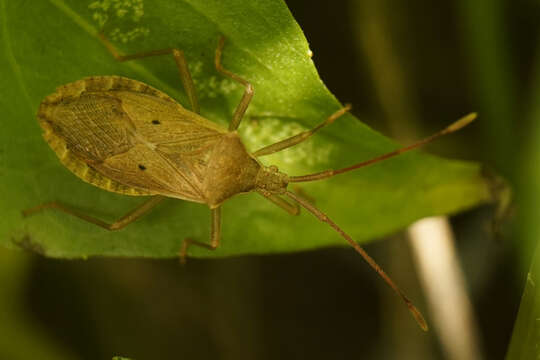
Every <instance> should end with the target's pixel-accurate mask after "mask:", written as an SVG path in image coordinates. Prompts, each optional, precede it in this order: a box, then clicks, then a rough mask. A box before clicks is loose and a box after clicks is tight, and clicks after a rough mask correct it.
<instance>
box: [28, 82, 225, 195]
mask: <svg viewBox="0 0 540 360" xmlns="http://www.w3.org/2000/svg"><path fill="white" fill-rule="evenodd" d="M38 116H39V119H40V123H41V125H42V127H44V129H45V130H46V132H47V131H49V132H53V133H54V134H55V135H56V136H58V137H59V138H61V139H62V140H64V141H65V143H66V148H67V149H68V150H69V151H71V152H72V153H73V154H74V155H75V156H76V157H77V158H79V159H81V160H82V161H84V162H85V163H87V164H88V165H90V166H91V167H92V168H94V169H96V170H97V171H98V172H99V173H101V174H102V175H104V176H106V177H108V178H110V179H112V180H114V181H116V182H119V183H121V184H124V185H126V186H129V187H133V188H137V189H143V190H146V191H149V192H151V193H160V194H164V195H168V196H173V197H178V198H182V199H186V200H191V201H196V202H204V200H205V199H204V198H203V196H202V191H201V188H200V185H201V183H202V179H203V178H204V166H205V162H206V159H207V158H208V157H209V156H210V153H211V150H212V148H213V147H214V145H215V143H216V142H217V141H219V139H220V138H221V136H222V135H223V132H224V130H223V129H221V128H220V127H218V126H217V125H215V124H214V123H212V122H210V121H208V120H206V119H203V118H202V117H200V116H198V115H196V114H194V113H192V112H189V111H187V110H186V109H184V108H182V107H181V106H180V105H179V104H178V103H176V102H175V101H174V100H172V99H171V98H169V97H168V96H167V95H165V94H163V93H161V92H159V91H158V90H156V89H153V88H151V87H149V86H148V85H146V84H144V83H141V82H138V81H136V80H130V79H126V78H122V77H93V78H87V79H84V80H80V81H77V82H75V83H71V84H67V85H65V86H63V87H61V88H59V89H58V90H57V92H56V93H54V94H52V95H50V96H48V97H47V98H46V99H45V100H44V101H43V102H42V104H41V107H40V111H39V113H38ZM59 156H60V154H59Z"/></svg>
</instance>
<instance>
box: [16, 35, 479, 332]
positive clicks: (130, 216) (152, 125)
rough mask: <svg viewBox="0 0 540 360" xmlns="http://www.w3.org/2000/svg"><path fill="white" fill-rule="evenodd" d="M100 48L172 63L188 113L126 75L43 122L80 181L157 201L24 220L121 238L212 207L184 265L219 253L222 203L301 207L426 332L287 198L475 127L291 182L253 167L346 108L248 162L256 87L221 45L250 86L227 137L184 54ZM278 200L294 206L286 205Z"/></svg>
mask: <svg viewBox="0 0 540 360" xmlns="http://www.w3.org/2000/svg"><path fill="white" fill-rule="evenodd" d="M99 37H100V40H101V41H102V42H103V44H104V45H105V46H106V47H107V49H108V50H109V51H110V52H111V54H112V55H113V56H114V57H115V58H116V59H117V60H119V61H127V60H134V59H140V58H144V57H149V56H156V55H166V54H171V55H173V56H174V59H175V61H176V64H177V66H178V69H179V71H180V79H181V81H182V83H183V85H184V88H185V90H186V92H187V95H188V98H189V102H190V104H191V111H189V110H187V109H185V108H184V107H182V106H181V105H180V104H178V103H177V102H176V101H175V100H173V99H172V98H170V97H169V96H168V95H166V94H164V93H162V92H161V91H159V90H156V89H154V88H152V87H150V86H148V85H146V84H144V83H142V82H140V81H137V80H131V79H127V78H124V77H120V76H97V77H90V78H86V79H83V80H79V81H76V82H73V83H70V84H67V85H64V86H61V87H59V88H58V89H57V90H56V92H55V93H54V94H52V95H49V96H47V97H46V98H45V99H44V100H43V101H42V103H41V105H40V108H39V111H38V119H39V123H40V125H41V127H42V128H43V130H44V135H43V136H44V138H45V140H46V141H47V142H48V143H49V145H50V146H51V148H52V149H53V150H54V151H55V152H56V154H57V155H58V158H59V159H60V161H61V162H62V164H64V165H65V166H66V167H67V168H68V169H69V170H71V171H72V172H73V173H74V174H75V175H77V176H78V177H80V178H81V179H82V180H84V181H86V182H88V183H90V184H92V185H95V186H97V187H100V188H102V189H105V190H108V191H112V192H117V193H121V194H125V195H135V196H151V197H150V199H149V200H147V201H146V202H144V203H143V204H141V205H139V206H138V207H137V208H135V209H134V210H132V211H130V212H129V213H127V214H126V215H124V216H122V217H120V218H119V219H118V220H117V221H115V222H113V223H110V224H109V223H106V222H104V221H102V220H99V219H97V218H94V217H91V216H88V215H86V214H83V213H81V212H79V211H77V210H74V209H72V208H70V207H68V206H65V205H63V204H61V203H58V202H49V203H45V204H42V205H39V206H36V207H34V208H31V209H28V210H25V211H24V212H23V214H24V215H25V216H28V215H31V214H34V213H36V212H38V211H41V210H44V209H48V208H51V209H56V210H60V211H63V212H65V213H67V214H70V215H73V216H76V217H78V218H80V219H82V220H85V221H88V222H90V223H92V224H95V225H98V226H100V227H102V228H105V229H107V230H119V229H121V228H123V227H125V226H126V225H128V224H130V223H131V222H133V221H135V220H137V219H138V218H140V217H141V216H143V215H144V214H146V213H147V212H148V211H150V210H151V209H152V208H153V207H155V206H156V205H157V204H158V203H160V202H161V201H162V200H164V199H165V198H168V197H169V198H176V199H182V200H188V201H194V202H198V203H204V204H207V205H208V206H209V207H210V211H211V219H212V220H211V239H210V243H209V244H208V243H204V242H199V241H195V240H192V239H185V240H184V241H183V243H182V247H181V249H180V259H181V260H182V261H185V258H186V255H187V249H188V247H189V246H190V245H198V246H202V247H205V248H208V249H210V250H214V249H216V248H217V247H218V245H219V242H220V235H221V204H222V203H223V202H224V201H225V200H227V199H229V198H230V197H232V196H233V195H236V194H239V193H246V192H257V193H259V194H261V195H262V196H264V197H265V198H266V199H268V200H270V201H271V202H273V203H274V204H276V205H278V206H279V207H281V208H283V209H284V210H285V211H287V212H289V213H290V214H292V215H297V214H298V213H299V211H300V207H299V205H300V206H302V207H304V208H305V209H306V210H307V211H309V212H310V213H312V214H313V215H314V216H315V217H316V218H317V219H319V220H321V221H323V222H326V223H328V224H329V225H330V226H331V227H332V228H333V229H334V230H336V231H337V232H338V233H339V234H340V235H341V236H342V237H343V238H345V240H347V241H348V242H349V244H351V246H353V248H354V249H355V250H356V251H357V252H358V253H360V255H362V257H363V258H364V259H365V260H366V261H367V262H368V263H369V265H371V267H372V268H373V269H374V270H375V271H376V272H377V273H378V274H379V275H380V276H381V277H382V278H383V279H384V280H385V281H386V282H387V283H388V285H390V287H392V289H393V290H394V291H395V292H396V293H397V294H398V295H399V296H400V297H401V298H402V299H403V300H404V301H405V303H406V305H407V307H408V308H409V310H410V311H411V313H412V314H413V316H414V318H415V319H416V321H417V322H418V324H419V325H420V327H421V328H422V329H424V330H427V324H426V322H425V320H424V318H423V317H422V315H421V314H420V312H419V311H418V310H417V309H416V307H415V306H414V305H413V304H412V303H411V301H410V300H409V299H408V298H407V297H406V296H405V295H404V294H403V293H402V292H401V290H399V288H398V287H397V286H396V285H395V284H394V283H393V281H392V280H391V279H390V278H389V277H388V276H387V275H386V273H385V272H384V271H383V270H382V269H381V268H380V267H379V266H378V265H377V263H376V262H375V261H374V260H373V259H372V258H371V257H370V256H369V255H368V254H367V253H366V252H365V251H364V250H363V249H362V247H360V246H359V245H358V244H357V243H356V242H355V241H354V240H353V239H352V238H351V237H350V236H349V235H348V234H347V233H345V232H344V231H343V230H342V229H341V228H340V227H339V226H338V225H336V224H335V223H334V222H333V221H332V220H331V219H330V218H329V217H328V216H326V215H325V214H324V213H323V212H321V211H320V210H318V209H317V208H316V207H315V206H313V205H312V204H311V203H310V202H309V201H307V200H305V199H303V198H302V197H301V196H299V195H298V194H296V193H294V192H291V191H288V190H287V185H288V184H289V183H291V182H295V183H296V182H306V181H314V180H321V179H326V178H329V177H332V176H335V175H338V174H342V173H345V172H348V171H351V170H355V169H358V168H361V167H364V166H367V165H370V164H374V163H376V162H379V161H382V160H384V159H387V158H390V157H393V156H396V155H399V154H401V153H403V152H406V151H409V150H412V149H415V148H417V147H419V146H421V145H424V144H426V143H428V142H430V141H432V140H434V139H436V138H438V137H440V136H442V135H445V134H449V133H451V132H454V131H456V130H458V129H460V128H462V127H463V126H465V125H467V124H468V123H470V122H471V121H472V120H474V118H475V117H476V115H475V114H470V115H467V116H465V117H463V118H461V119H460V120H458V121H457V122H455V123H453V124H452V125H450V126H449V127H447V128H445V129H444V130H442V131H440V132H438V133H436V134H434V135H432V136H430V137H428V138H426V139H424V140H421V141H419V142H417V143H415V144H412V145H409V146H407V147H404V148H401V149H398V150H395V151H392V152H389V153H387V154H384V155H381V156H378V157H376V158H374V159H371V160H368V161H364V162H361V163H358V164H355V165H352V166H349V167H346V168H343V169H339V170H326V171H322V172H318V173H314V174H309V175H303V176H288V175H287V174H284V173H282V172H280V171H279V170H278V169H277V167H275V166H264V165H262V164H261V163H260V162H259V161H258V160H257V158H258V157H261V156H264V155H268V154H272V153H275V152H278V151H281V150H283V149H286V148H289V147H291V146H294V145H297V144H299V143H301V142H302V141H304V140H306V139H307V138H309V137H310V136H311V135H313V134H314V133H315V132H317V131H318V130H320V129H321V128H323V127H324V126H326V125H329V124H331V123H332V122H334V121H335V120H336V119H337V118H339V117H340V116H342V115H343V114H345V113H346V112H347V111H348V110H349V109H350V106H348V105H347V106H345V107H344V108H342V109H340V110H338V111H336V112H335V113H333V114H332V115H330V116H329V117H328V118H327V119H326V120H325V121H324V122H322V123H321V124H319V125H318V126H317V127H315V128H313V129H312V130H309V131H305V132H302V133H299V134H297V135H295V136H292V137H290V138H287V139H285V140H282V141H280V142H277V143H275V144H272V145H269V146H266V147H264V148H262V149H260V150H257V151H255V152H254V153H251V154H249V153H248V152H247V150H246V148H245V147H244V145H243V143H242V141H241V140H240V137H239V136H238V134H237V133H236V129H237V128H238V126H239V125H240V122H241V120H242V117H243V115H244V113H245V111H246V109H247V107H248V105H249V103H250V101H251V98H252V97H253V87H252V86H251V84H250V83H249V82H248V81H246V80H244V79H243V78H241V77H239V76H238V75H236V74H233V73H231V72H230V71H228V70H226V69H224V68H223V66H222V65H221V55H222V50H223V46H224V41H225V40H224V38H223V37H221V38H220V40H219V43H218V47H217V49H216V55H215V66H216V69H217V71H219V72H220V73H222V74H223V75H225V76H228V77H230V78H231V79H233V80H234V81H236V82H238V83H240V84H242V85H243V86H244V87H245V91H244V95H243V97H242V99H241V101H240V103H239V105H238V106H237V108H236V110H235V112H234V115H233V118H232V121H231V122H230V124H229V129H228V130H227V129H224V128H222V127H221V126H219V125H217V124H215V123H213V122H211V121H209V120H207V119H205V118H203V117H201V116H200V115H199V104H198V101H197V97H196V94H195V87H194V85H193V81H192V78H191V75H190V72H189V69H188V66H187V63H186V60H185V58H184V55H183V53H182V51H180V50H178V49H163V50H156V51H150V52H143V53H139V54H134V55H129V56H123V55H119V53H118V52H117V51H116V49H115V48H114V47H113V46H112V45H111V44H110V43H109V41H108V40H107V39H106V38H105V37H104V36H103V35H101V34H100V36H99ZM282 195H285V196H287V197H288V198H290V199H292V200H293V203H290V202H288V201H286V200H285V199H284V198H283V197H282Z"/></svg>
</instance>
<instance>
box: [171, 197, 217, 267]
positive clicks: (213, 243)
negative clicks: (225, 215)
mask: <svg viewBox="0 0 540 360" xmlns="http://www.w3.org/2000/svg"><path fill="white" fill-rule="evenodd" d="M211 216H212V222H211V225H210V244H207V243H203V242H201V241H195V240H192V239H185V240H184V242H183V243H182V249H181V250H180V262H181V263H182V264H185V263H186V257H187V250H188V247H189V246H190V245H197V246H201V247H204V248H207V249H208V250H216V248H217V247H218V246H219V241H220V240H221V206H219V207H217V208H215V209H212V210H211Z"/></svg>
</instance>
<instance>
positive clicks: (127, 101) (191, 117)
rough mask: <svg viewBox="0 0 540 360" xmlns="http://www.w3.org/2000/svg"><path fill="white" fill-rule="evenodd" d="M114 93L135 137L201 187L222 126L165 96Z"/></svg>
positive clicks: (222, 133) (220, 136)
mask: <svg viewBox="0 0 540 360" xmlns="http://www.w3.org/2000/svg"><path fill="white" fill-rule="evenodd" d="M118 97H119V98H120V99H121V100H122V107H123V109H124V111H125V113H126V114H128V116H129V118H130V119H131V121H132V123H133V125H134V127H135V132H136V134H137V137H141V138H143V139H144V140H145V141H148V142H150V143H152V144H153V145H154V146H155V150H156V152H158V153H159V154H160V155H161V156H163V157H164V158H165V159H166V160H167V161H168V162H170V163H171V164H173V166H174V167H175V168H176V169H178V170H179V171H180V172H181V173H182V175H183V176H184V177H185V178H186V179H188V180H189V181H190V183H191V184H192V185H193V186H195V187H196V188H197V189H201V186H202V183H203V181H204V176H205V170H206V166H207V163H208V160H209V158H210V156H211V154H212V151H213V149H214V147H215V145H216V144H217V143H218V142H219V141H220V140H221V138H222V136H223V135H224V134H225V133H226V130H224V129H222V128H221V127H220V126H218V125H216V124H215V123H213V122H211V121H208V120H206V119H204V118H203V117H201V116H199V115H197V114H195V113H193V112H190V111H187V110H186V109H184V108H183V107H181V106H180V105H178V104H177V103H173V102H170V101H167V100H166V99H161V98H157V97H154V96H148V95H144V94H143V95H139V94H133V93H130V92H119V93H118Z"/></svg>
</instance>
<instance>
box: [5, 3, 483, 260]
mask: <svg viewBox="0 0 540 360" xmlns="http://www.w3.org/2000/svg"><path fill="white" fill-rule="evenodd" d="M0 24H1V31H2V36H1V40H2V46H3V47H4V48H3V49H2V52H1V53H0V65H1V67H0V69H2V70H0V71H2V74H1V78H2V89H1V93H0V95H1V97H0V105H1V108H2V110H3V119H4V120H3V121H2V124H3V127H2V131H1V132H0V176H1V183H2V187H1V190H0V191H1V196H2V202H1V204H0V211H1V212H2V220H1V221H2V223H1V224H0V243H2V244H5V245H6V246H23V247H28V248H31V249H33V250H37V251H39V252H40V253H42V254H44V255H47V256H52V257H66V258H73V257H86V256H91V255H108V256H146V257H172V256H176V255H177V254H178V251H179V249H180V246H181V243H182V240H183V239H184V238H185V237H191V238H194V239H198V240H201V241H207V239H208V236H209V221H210V216H209V211H208V208H207V207H206V206H205V205H200V204H194V203H190V202H185V201H176V200H168V201H167V202H166V203H164V204H162V205H159V206H158V207H157V208H156V209H155V210H154V211H153V212H152V213H151V214H149V215H147V216H145V217H144V218H143V219H141V220H139V221H137V222H136V223H134V224H131V225H130V226H128V227H127V228H125V229H124V230H121V231H118V232H108V231H105V230H103V229H100V228H97V227H95V226H93V225H91V224H88V223H85V222H83V221H81V220H79V219H76V218H73V217H70V216H67V215H65V214H62V213H58V212H54V211H47V212H43V213H40V214H36V215H34V216H32V217H30V218H26V219H23V218H22V216H21V210H23V209H25V208H29V207H32V206H35V205H37V204H39V203H42V202H46V201H51V200H60V201H62V202H65V203H68V204H71V205H73V206H76V207H77V208H79V209H81V210H83V211H86V212H88V213H89V214H91V215H94V216H98V217H100V218H102V219H104V220H108V221H112V220H114V219H115V218H117V217H119V216H120V215H123V214H124V213H125V212H127V211H129V210H130V209H131V208H133V207H134V206H136V205H137V204H139V203H141V201H143V199H141V198H136V197H127V196H122V195H117V194H113V193H109V192H106V191H103V190H100V189H98V188H95V187H93V186H90V185H88V184H86V183H84V182H82V181H80V180H79V179H78V178H77V177H75V176H74V175H72V174H71V173H70V172H69V171H68V170H67V169H65V168H64V167H63V166H62V165H61V164H60V162H59V161H58V159H57V158H56V155H55V154H54V153H53V152H52V151H51V150H50V149H49V147H48V146H47V144H46V143H45V142H44V141H43V140H42V138H41V135H40V133H41V130H40V128H39V126H38V124H37V120H36V118H35V113H36V111H37V108H38V106H39V103H40V101H41V100H42V99H43V98H44V97H45V96H46V95H48V94H50V93H52V92H53V91H54V88H55V87H56V86H59V85H62V84H65V83H68V82H72V81H75V80H78V79H81V78H83V77H85V76H89V75H122V76H127V77H130V78H134V79H138V80H141V81H144V82H147V83H148V84H150V85H152V86H155V87H157V88H158V89H160V90H163V91H165V92H167V93H168V94H169V95H171V96H173V97H174V98H176V99H177V100H178V101H179V102H181V103H182V104H184V105H187V101H186V96H185V93H184V91H183V89H182V87H181V83H180V81H179V76H178V70H177V68H176V67H175V65H174V62H173V59H172V57H170V56H166V57H156V58H149V59H144V60H138V61H133V62H129V63H118V62H116V61H115V60H114V59H113V58H112V57H111V55H110V54H109V53H108V52H107V51H106V50H105V49H104V47H103V46H102V45H101V44H100V42H99V41H98V39H97V37H96V33H97V32H98V29H100V27H101V26H103V31H104V32H105V34H106V35H107V36H108V37H109V38H110V39H111V40H112V41H113V43H114V44H115V45H116V46H117V47H118V48H119V49H120V50H121V51H122V52H124V53H128V54H129V53H135V52H140V51H144V50H153V49H159V48H167V47H177V48H180V49H183V50H184V52H185V54H186V57H187V59H188V62H189V64H190V69H191V71H192V73H193V77H194V81H195V83H196V87H197V91H198V95H199V98H200V103H201V109H202V110H201V111H202V114H203V116H205V117H207V118H209V119H211V120H213V121H216V122H218V123H221V124H226V123H227V122H228V121H229V120H230V118H231V114H232V113H233V111H234V108H235V106H236V104H237V103H238V101H239V99H240V97H241V94H242V88H241V87H240V86H238V85H237V84H235V83H233V82H232V81H231V80H229V79H226V78H223V77H222V76H221V75H219V73H217V72H216V70H215V69H214V65H213V60H214V50H215V47H216V45H217V40H218V37H219V35H221V34H222V35H224V36H225V37H226V44H225V49H224V55H223V62H224V66H225V67H226V68H227V69H229V70H231V71H233V72H235V73H237V74H239V75H240V76H242V77H244V78H246V79H248V80H249V81H250V82H252V84H253V86H254V88H255V97H254V99H253V103H252V105H251V106H250V108H249V110H248V116H247V117H246V118H245V119H244V121H243V123H242V124H241V128H240V134H241V135H242V137H243V139H244V140H245V142H246V145H247V147H248V148H249V149H250V150H257V149H258V148H260V147H262V146H264V145H267V144H270V143H272V142H275V141H277V140H281V139H283V138H284V137H286V136H289V135H292V134H293V133H295V132H297V131H299V130H302V129H307V128H312V127H313V126H315V125H316V124H318V123H320V122H321V121H322V120H323V119H324V118H325V117H327V116H328V115H330V114H331V113H333V112H334V111H336V110H337V109H339V108H340V107H341V105H340V104H339V102H338V101H337V100H336V99H335V98H334V97H333V96H332V94H331V93H330V92H329V91H328V90H327V89H326V87H325V86H324V84H323V83H322V82H321V80H320V78H319V76H318V74H317V72H316V69H315V67H314V64H313V62H312V60H311V58H310V53H311V52H310V50H309V47H308V44H307V41H306V39H305V38H304V35H303V33H302V31H301V29H300V28H299V26H298V24H297V23H296V22H295V21H294V19H293V18H292V16H291V14H290V12H289V11H288V9H287V7H286V6H285V4H284V3H283V2H282V1H270V0H259V1H243V0H227V1H223V0H219V1H218V0H213V1H208V0H182V1H166V0H156V1H152V2H147V3H145V2H144V1H143V0H131V1H122V2H121V1H117V0H99V1H75V0H71V1H62V0H50V1H36V2H21V1H5V0H0ZM460 115H461V114H460ZM452 120H453V119H450V118H449V119H448V121H449V122H451V121H452ZM395 147H396V146H395V144H394V143H393V142H391V141H390V140H389V139H387V138H385V137H383V136H381V135H380V134H378V133H376V132H374V131H373V130H371V129H369V128H368V127H367V126H365V125H364V124H362V123H361V122H359V121H358V120H357V119H356V118H354V117H353V116H351V115H347V116H344V117H342V118H340V119H339V120H338V121H337V122H336V123H334V124H333V125H331V126H329V127H327V128H325V129H323V130H322V131H320V132H319V133H318V134H317V135H316V136H314V137H313V138H312V139H310V140H308V141H306V142H305V143H303V144H300V145H298V146H296V147H294V148H291V149H288V150H285V151H283V152H281V153H278V154H275V155H272V156H268V157H265V158H263V162H264V163H265V164H267V165H268V164H276V165H277V166H279V167H280V169H281V170H282V171H285V172H287V173H289V174H291V175H303V174H306V173H310V172H314V171H320V170H325V169H327V168H339V167H343V166H347V165H350V164H352V163H356V162H358V161H361V160H365V159H369V158H371V157H373V156H375V155H378V154H381V153H384V152H387V151H389V150H391V149H394V148H395ZM302 190H303V191H304V192H305V193H306V194H308V195H309V196H310V197H313V198H315V199H316V205H317V206H318V207H319V208H320V209H321V210H323V211H324V212H326V213H327V214H328V215H329V216H330V217H331V218H332V219H333V220H335V221H336V222H337V223H338V224H340V225H341V226H342V227H343V229H344V230H345V231H347V232H349V233H350V234H351V235H352V236H353V238H354V239H356V240H357V241H360V242H365V241H367V240H371V239H374V238H379V237H382V236H384V235H386V234H389V233H392V232H395V231H397V230H399V229H401V228H403V227H404V226H406V225H407V224H410V223H411V222H413V221H414V220H416V219H419V218H421V217H425V216H429V215H436V214H448V213H455V212H457V211H460V210H463V209H466V208H470V207H472V206H475V205H478V204H480V203H485V202H487V201H490V200H491V194H490V191H489V185H488V184H487V182H486V180H485V179H484V178H483V176H482V174H481V171H480V166H479V165H477V164H473V163H466V162H461V161H451V160H443V159H440V158H437V157H434V156H430V155H427V154H425V153H419V152H415V153H410V154H406V155H402V156H400V157H398V158H395V159H392V160H388V161H385V162H382V163H380V164H377V165H374V166H371V167H368V168H365V169H362V170H359V171H356V172H353V173H349V174H347V175H341V176H338V177H336V178H333V179H329V180H326V181H318V182H313V183H306V184H303V185H302ZM23 239H25V240H24V241H23ZM344 244H345V243H344V241H343V240H342V239H341V238H340V237H339V236H338V235H337V234H336V233H335V232H333V231H332V229H331V228H329V227H328V226H327V225H325V224H323V223H320V222H319V221H318V220H317V219H315V218H313V217H312V216H311V215H310V214H308V213H306V212H303V213H302V214H301V215H300V216H297V217H294V216H290V215H288V214H287V213H285V212H283V211H282V210H281V209H279V208H277V207H276V206H275V205H273V204H271V203H270V202H268V201H266V200H265V199H263V198H262V197H261V196H258V195H256V194H246V195H239V196H237V197H234V198H232V199H231V200H230V201H228V202H226V203H225V204H224V207H223V239H222V245H221V246H220V247H219V249H218V250H216V251H215V252H209V251H207V250H205V249H199V248H192V249H191V250H190V251H191V254H193V255H195V256H225V255H238V254H253V253H274V252H285V251H300V250H306V249H312V248H318V247H323V246H335V245H344Z"/></svg>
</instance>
